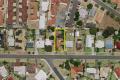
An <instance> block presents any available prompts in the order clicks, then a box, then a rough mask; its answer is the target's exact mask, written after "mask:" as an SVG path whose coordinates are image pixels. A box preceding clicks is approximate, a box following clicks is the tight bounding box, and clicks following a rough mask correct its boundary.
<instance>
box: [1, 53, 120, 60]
mask: <svg viewBox="0 0 120 80" xmlns="http://www.w3.org/2000/svg"><path fill="white" fill-rule="evenodd" d="M73 54H74V53H73ZM0 58H37V59H120V56H107V55H106V56H96V55H56V54H54V55H46V54H45V55H15V54H0Z"/></svg>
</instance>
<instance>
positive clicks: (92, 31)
mask: <svg viewBox="0 0 120 80" xmlns="http://www.w3.org/2000/svg"><path fill="white" fill-rule="evenodd" d="M98 31H99V29H98V28H96V27H92V28H90V30H89V32H90V34H91V35H96V33H97V32H98Z"/></svg>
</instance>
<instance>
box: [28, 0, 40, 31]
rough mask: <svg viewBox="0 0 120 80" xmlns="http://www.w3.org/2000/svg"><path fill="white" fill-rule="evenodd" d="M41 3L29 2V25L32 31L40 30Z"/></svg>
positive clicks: (31, 0)
mask: <svg viewBox="0 0 120 80" xmlns="http://www.w3.org/2000/svg"><path fill="white" fill-rule="evenodd" d="M38 5H39V1H37V0H29V1H28V20H27V24H28V26H29V28H31V29H38V26H39V6H38Z"/></svg>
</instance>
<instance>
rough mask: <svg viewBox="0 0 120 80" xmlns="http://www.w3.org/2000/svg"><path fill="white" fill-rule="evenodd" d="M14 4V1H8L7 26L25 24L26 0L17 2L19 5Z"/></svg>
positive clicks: (26, 15)
mask: <svg viewBox="0 0 120 80" xmlns="http://www.w3.org/2000/svg"><path fill="white" fill-rule="evenodd" d="M16 4H17V3H16V1H15V0H8V12H7V24H9V25H12V24H16V23H17V22H18V23H26V22H27V17H28V14H27V9H28V7H27V0H19V5H16ZM17 12H19V13H17Z"/></svg>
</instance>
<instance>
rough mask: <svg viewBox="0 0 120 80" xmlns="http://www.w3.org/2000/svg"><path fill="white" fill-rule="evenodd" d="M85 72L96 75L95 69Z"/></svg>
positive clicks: (88, 69)
mask: <svg viewBox="0 0 120 80" xmlns="http://www.w3.org/2000/svg"><path fill="white" fill-rule="evenodd" d="M86 72H87V73H90V74H96V73H97V70H96V68H87V69H86Z"/></svg>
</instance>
